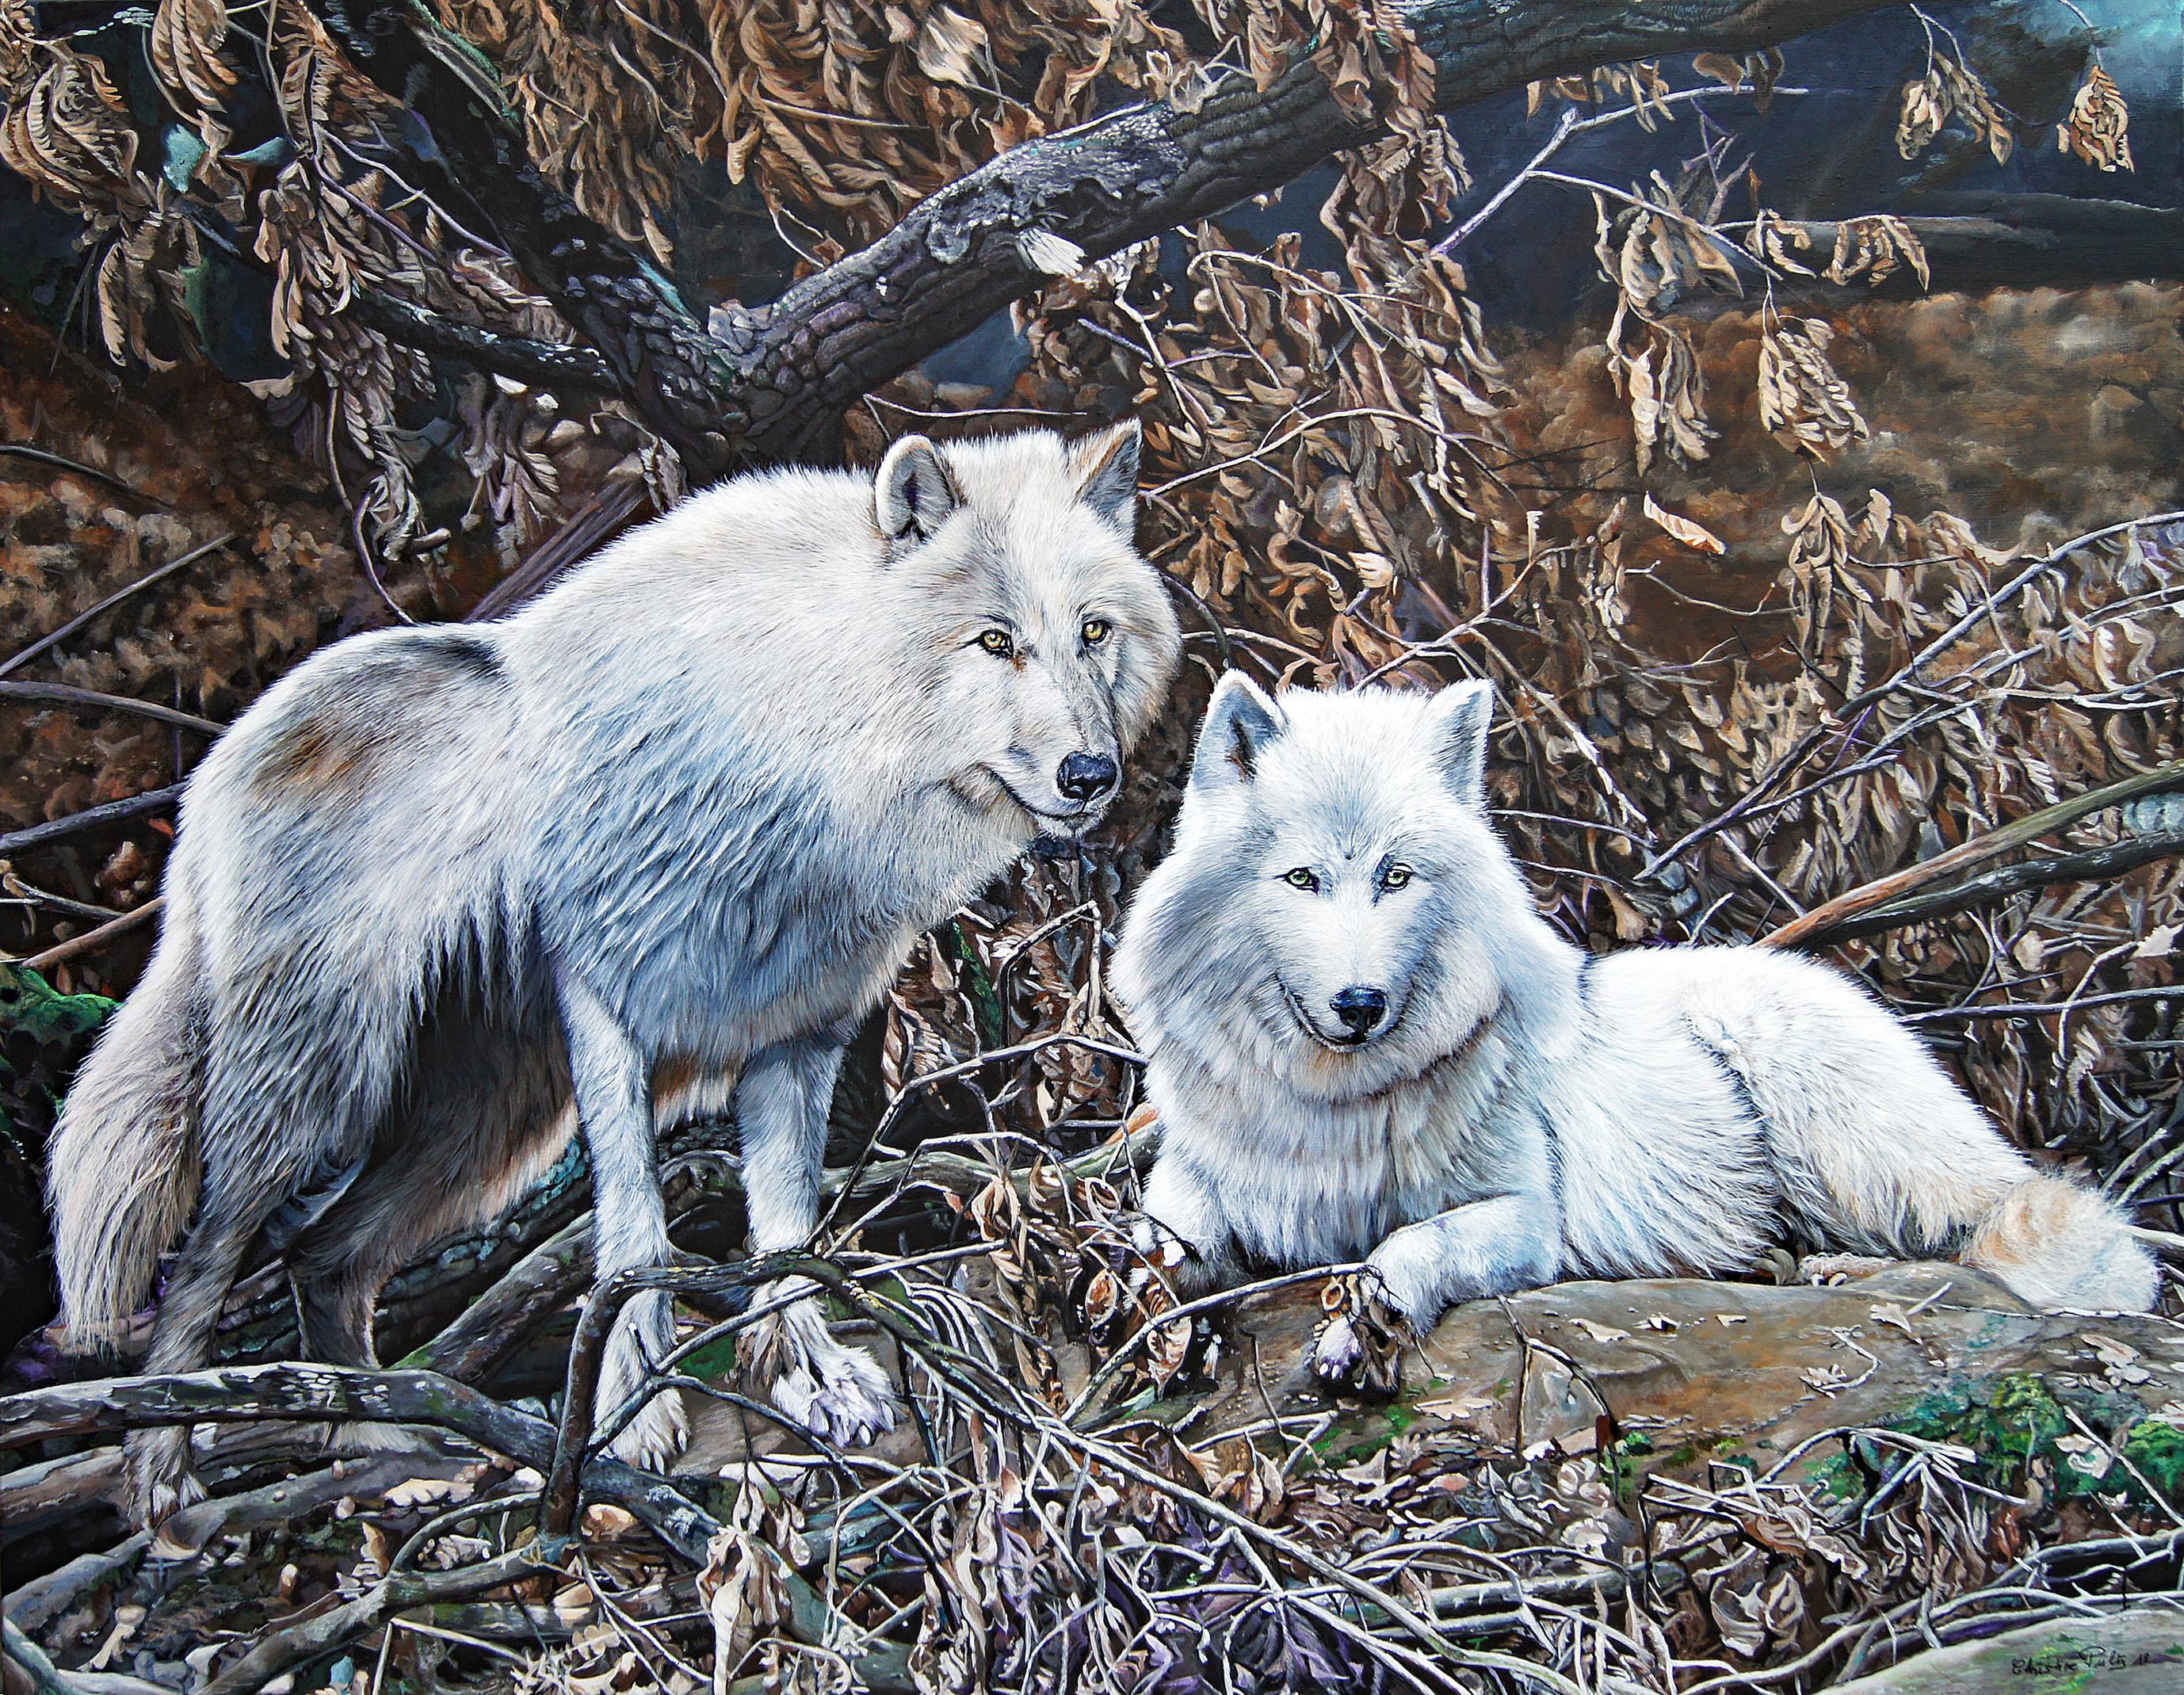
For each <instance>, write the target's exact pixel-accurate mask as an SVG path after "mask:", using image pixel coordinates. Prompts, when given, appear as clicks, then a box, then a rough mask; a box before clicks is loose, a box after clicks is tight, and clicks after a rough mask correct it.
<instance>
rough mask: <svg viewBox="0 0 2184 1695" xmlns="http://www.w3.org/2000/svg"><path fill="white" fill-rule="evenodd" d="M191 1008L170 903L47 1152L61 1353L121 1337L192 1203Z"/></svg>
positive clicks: (194, 967)
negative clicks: (64, 1347) (147, 959)
mask: <svg viewBox="0 0 2184 1695" xmlns="http://www.w3.org/2000/svg"><path fill="white" fill-rule="evenodd" d="M203 1026H204V1019H203V985H202V980H201V974H200V967H199V954H198V939H197V937H196V935H195V934H193V931H192V926H191V925H190V923H189V921H188V919H187V916H186V915H185V914H184V913H182V912H179V911H177V910H175V908H174V907H173V906H170V908H169V911H168V914H167V921H166V924H165V928H164V934H162V935H161V937H160V939H159V949H158V951H156V952H155V953H154V954H153V956H152V962H151V964H150V965H149V966H148V967H147V968H146V970H145V973H144V977H143V980H142V982H141V983H139V984H137V986H136V992H135V993H134V994H132V995H130V996H129V998H128V999H127V1000H126V1001H124V1002H123V1003H122V1005H121V1009H120V1011H119V1012H116V1013H115V1014H114V1017H113V1018H112V1019H110V1020H109V1022H108V1023H107V1026H106V1029H104V1030H103V1031H102V1032H101V1033H100V1035H99V1039H98V1043H97V1046H96V1047H95V1048H93V1050H92V1055H91V1057H90V1058H89V1059H88V1060H86V1062H84V1064H83V1067H82V1068H81V1069H80V1070H79V1071H78V1072H77V1073H76V1076H75V1083H74V1084H72V1085H71V1086H70V1090H69V1091H68V1097H67V1099H66V1100H65V1101H64V1102H63V1103H62V1107H61V1114H60V1119H59V1122H58V1123H57V1124H56V1125H55V1126H54V1130H53V1140H52V1142H51V1144H50V1146H48V1148H47V1156H46V1197H47V1202H48V1203H49V1204H50V1205H51V1207H52V1209H53V1257H54V1261H55V1264H56V1268H57V1269H58V1272H59V1275H60V1285H61V1322H62V1324H63V1326H64V1330H65V1331H66V1334H67V1335H68V1338H69V1340H70V1345H71V1346H74V1347H80V1348H85V1349H91V1348H109V1347H114V1346H115V1345H116V1344H118V1343H119V1342H120V1341H121V1339H122V1337H123V1336H124V1335H125V1333H126V1331H127V1330H128V1326H129V1321H130V1319H131V1316H132V1315H133V1314H134V1313H136V1310H137V1309H138V1308H139V1307H142V1305H143V1304H144V1302H145V1301H146V1299H147V1298H148V1296H149V1295H150V1293H151V1289H152V1279H153V1274H154V1273H155V1272H156V1271H157V1270H158V1268H159V1255H160V1254H161V1253H162V1252H164V1250H165V1249H166V1247H167V1246H168V1245H169V1244H170V1243H171V1242H172V1241H174V1240H175V1237H176V1236H178V1235H181V1231H182V1227H183V1226H184V1225H185V1224H188V1222H189V1219H190V1214H191V1213H192V1210H193V1209H194V1208H195V1207H196V1205H197V1200H198V1181H199V1178H200V1175H201V1173H202V1169H203V1162H202V1158H201V1157H200V1153H199V1151H198V1100H199V1096H200V1092H201V1084H200V1079H201V1076H202V1069H203V1040H204V1028H203Z"/></svg>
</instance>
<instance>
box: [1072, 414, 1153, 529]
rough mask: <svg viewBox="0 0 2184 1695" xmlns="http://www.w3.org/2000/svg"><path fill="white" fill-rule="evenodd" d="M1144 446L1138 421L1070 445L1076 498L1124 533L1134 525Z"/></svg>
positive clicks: (1124, 421)
mask: <svg viewBox="0 0 2184 1695" xmlns="http://www.w3.org/2000/svg"><path fill="white" fill-rule="evenodd" d="M1144 442H1145V432H1144V431H1143V430H1141V429H1139V427H1138V421H1137V420H1136V419H1135V418H1127V419H1125V420H1123V422H1121V423H1119V424H1117V425H1116V426H1115V427H1114V428H1113V429H1112V430H1103V431H1101V432H1100V433H1099V434H1098V435H1096V436H1087V437H1085V438H1084V439H1083V440H1082V441H1077V442H1072V443H1070V444H1069V468H1070V469H1071V470H1072V471H1074V472H1075V473H1076V475H1077V480H1078V488H1077V498H1078V499H1080V500H1082V501H1083V502H1084V504H1085V505H1088V506H1089V507H1090V508H1091V509H1092V510H1094V511H1095V512H1097V513H1098V514H1099V515H1100V516H1101V517H1103V518H1106V519H1107V520H1109V521H1111V522H1113V523H1117V524H1120V525H1121V526H1122V527H1123V528H1124V529H1126V530H1127V529H1128V528H1130V527H1132V526H1133V525H1134V523H1135V522H1136V521H1137V510H1138V452H1139V448H1140V447H1141V446H1142V445H1143V444H1144Z"/></svg>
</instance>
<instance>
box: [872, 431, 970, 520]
mask: <svg viewBox="0 0 2184 1695" xmlns="http://www.w3.org/2000/svg"><path fill="white" fill-rule="evenodd" d="M962 504H963V496H962V494H961V491H959V490H958V489H957V488H956V479H955V478H954V477H950V475H949V474H948V467H947V466H946V465H945V464H944V463H943V462H942V460H941V458H940V453H939V449H937V448H935V447H934V446H933V443H931V442H929V441H928V440H927V439H926V438H924V437H923V436H905V437H903V438H902V439H901V440H900V441H898V442H897V443H895V444H894V446H893V447H891V448H889V449H888V450H887V457H886V458H884V459H883V460H881V461H880V468H879V470H878V471H877V473H875V475H874V476H873V477H872V516H873V518H874V519H875V520H876V521H877V522H878V524H879V527H880V533H881V534H882V535H883V536H884V537H886V538H887V539H888V542H889V544H890V545H891V546H894V547H899V548H913V547H916V546H917V545H918V544H920V543H921V542H925V541H929V540H931V539H932V538H933V532H935V531H936V530H938V529H939V527H941V525H943V524H944V523H946V522H947V521H948V515H949V514H950V513H951V512H953V511H954V510H956V508H957V507H958V506H960V505H962Z"/></svg>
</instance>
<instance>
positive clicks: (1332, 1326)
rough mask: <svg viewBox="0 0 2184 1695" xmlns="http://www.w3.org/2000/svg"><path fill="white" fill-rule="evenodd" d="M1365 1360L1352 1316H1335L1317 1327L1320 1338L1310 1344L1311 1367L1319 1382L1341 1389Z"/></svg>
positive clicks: (1331, 1387)
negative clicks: (1349, 1317)
mask: <svg viewBox="0 0 2184 1695" xmlns="http://www.w3.org/2000/svg"><path fill="white" fill-rule="evenodd" d="M1363 1363H1365V1344H1364V1343H1363V1342H1362V1341H1360V1340H1359V1338H1358V1335H1357V1324H1355V1323H1354V1322H1353V1321H1352V1320H1351V1319H1348V1318H1345V1317H1341V1316H1337V1317H1335V1318H1332V1319H1329V1320H1328V1321H1327V1322H1326V1324H1323V1325H1322V1326H1321V1327H1320V1332H1319V1339H1318V1341H1315V1342H1314V1343H1313V1344H1312V1374H1313V1375H1314V1376H1316V1377H1318V1379H1319V1380H1320V1381H1321V1382H1322V1383H1323V1384H1325V1385H1326V1386H1328V1387H1329V1389H1340V1388H1342V1387H1343V1386H1345V1385H1346V1384H1347V1383H1348V1382H1349V1381H1350V1377H1351V1373H1352V1372H1354V1371H1356V1370H1357V1368H1358V1367H1359V1366H1361V1365H1362V1364H1363Z"/></svg>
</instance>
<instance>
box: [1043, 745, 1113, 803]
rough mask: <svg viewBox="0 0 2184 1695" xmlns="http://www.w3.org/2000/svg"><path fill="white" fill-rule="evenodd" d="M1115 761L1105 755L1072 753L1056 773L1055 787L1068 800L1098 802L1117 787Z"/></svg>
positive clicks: (1062, 762)
mask: <svg viewBox="0 0 2184 1695" xmlns="http://www.w3.org/2000/svg"><path fill="white" fill-rule="evenodd" d="M1115 778H1116V771H1115V761H1113V760H1112V759H1109V758H1108V757H1107V756H1106V755H1105V754H1097V753H1073V754H1072V755H1070V756H1069V757H1068V758H1067V759H1065V760H1063V761H1061V769H1060V770H1059V771H1057V772H1055V773H1054V786H1055V787H1056V789H1060V790H1061V795H1062V798H1063V799H1064V800H1081V801H1085V802H1088V803H1089V802H1090V801H1094V800H1098V799H1099V798H1100V796H1101V795H1105V794H1106V792H1107V791H1108V790H1109V789H1112V788H1113V787H1114V786H1115Z"/></svg>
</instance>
